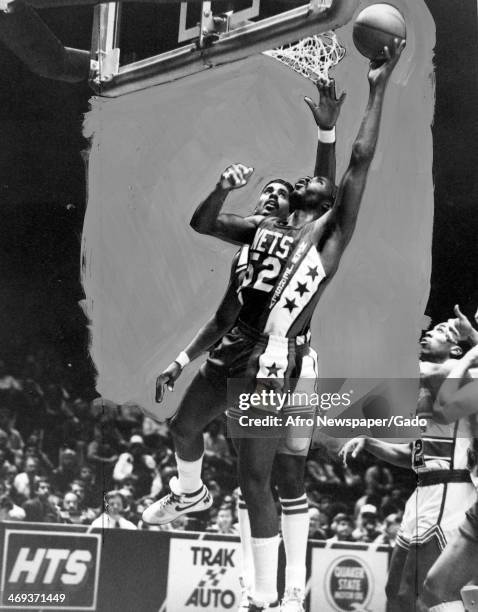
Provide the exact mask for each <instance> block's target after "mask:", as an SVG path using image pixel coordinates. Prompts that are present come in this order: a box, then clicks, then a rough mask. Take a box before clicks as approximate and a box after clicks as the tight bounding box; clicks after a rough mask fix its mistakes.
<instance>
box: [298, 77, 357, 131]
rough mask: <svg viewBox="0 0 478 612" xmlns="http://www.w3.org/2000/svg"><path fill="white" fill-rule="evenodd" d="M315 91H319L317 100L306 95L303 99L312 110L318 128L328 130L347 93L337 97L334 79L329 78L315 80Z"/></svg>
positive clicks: (335, 119) (338, 112) (333, 123)
mask: <svg viewBox="0 0 478 612" xmlns="http://www.w3.org/2000/svg"><path fill="white" fill-rule="evenodd" d="M317 91H318V92H319V101H318V102H314V101H313V100H312V99H311V98H309V97H308V96H306V97H305V98H304V100H305V103H306V104H307V106H308V107H309V108H310V110H311V111H312V114H313V116H314V119H315V123H316V124H317V125H318V126H319V128H321V129H323V130H330V129H332V128H333V127H334V126H335V124H336V123H337V119H338V117H339V115H340V110H341V108H342V104H343V103H344V100H345V97H346V95H347V94H346V93H345V92H344V93H343V94H342V95H341V96H340V98H338V99H337V94H336V92H335V81H334V80H333V79H330V81H328V82H327V81H325V80H323V79H319V80H318V81H317Z"/></svg>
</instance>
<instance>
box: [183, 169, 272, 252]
mask: <svg viewBox="0 0 478 612" xmlns="http://www.w3.org/2000/svg"><path fill="white" fill-rule="evenodd" d="M253 171H254V169H253V168H248V167H247V166H245V165H244V164H232V165H231V166H228V167H227V168H226V169H225V170H224V172H223V173H222V174H221V177H220V179H219V182H218V183H217V185H216V187H215V189H214V191H212V192H211V193H210V194H209V195H208V197H207V198H206V199H205V200H204V201H203V202H201V204H199V206H198V207H197V208H196V210H195V211H194V214H193V216H192V218H191V221H190V225H191V227H192V228H193V230H195V231H196V232H199V233H200V234H208V235H210V236H216V238H220V239H222V240H225V241H226V242H232V243H234V244H250V243H251V242H252V240H253V238H254V234H255V232H256V228H257V226H258V225H259V223H260V222H261V221H262V218H263V217H261V216H251V217H241V216H240V215H232V214H228V213H223V212H221V210H222V207H223V205H224V202H225V200H226V198H227V196H228V194H229V192H230V191H232V190H233V189H240V188H241V187H244V185H246V184H247V182H248V180H249V178H250V176H251V175H252V173H253Z"/></svg>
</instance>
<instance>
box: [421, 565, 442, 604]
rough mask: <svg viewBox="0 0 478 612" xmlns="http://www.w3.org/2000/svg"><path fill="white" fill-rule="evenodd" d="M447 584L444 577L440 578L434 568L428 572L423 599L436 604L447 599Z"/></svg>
mask: <svg viewBox="0 0 478 612" xmlns="http://www.w3.org/2000/svg"><path fill="white" fill-rule="evenodd" d="M446 595H447V594H446V585H445V584H444V582H443V578H441V579H440V578H439V576H438V575H437V574H436V572H434V571H433V568H432V569H431V570H430V571H429V572H428V574H427V576H426V578H425V581H424V583H423V590H422V599H423V601H424V602H426V603H427V604H428V605H435V604H438V603H441V602H442V601H446Z"/></svg>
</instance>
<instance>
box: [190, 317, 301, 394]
mask: <svg viewBox="0 0 478 612" xmlns="http://www.w3.org/2000/svg"><path fill="white" fill-rule="evenodd" d="M308 350H309V345H308V342H307V338H305V337H304V336H300V337H298V338H284V337H282V336H266V335H264V334H260V333H258V332H257V331H256V330H254V329H252V328H251V327H249V326H247V325H245V324H244V323H238V325H236V326H235V327H234V328H233V329H232V330H231V331H230V332H229V333H228V334H226V335H225V336H224V338H223V339H222V341H221V343H220V344H219V346H217V347H216V348H215V349H214V350H213V351H211V353H210V354H209V357H208V359H207V361H206V363H204V364H203V365H202V367H201V370H200V372H201V374H202V375H203V376H205V377H206V378H207V379H208V381H210V382H211V383H212V384H213V385H216V386H218V387H223V388H227V387H228V383H229V385H230V394H229V397H231V398H232V397H233V396H234V395H235V390H236V388H237V393H253V392H254V391H255V390H256V389H257V385H258V384H259V383H260V384H262V385H263V386H265V387H266V388H271V389H278V390H281V391H287V390H290V388H291V386H290V385H291V383H290V380H291V379H294V378H298V377H299V376H300V372H301V368H302V359H303V357H304V355H305V354H307V352H308ZM232 379H233V380H232Z"/></svg>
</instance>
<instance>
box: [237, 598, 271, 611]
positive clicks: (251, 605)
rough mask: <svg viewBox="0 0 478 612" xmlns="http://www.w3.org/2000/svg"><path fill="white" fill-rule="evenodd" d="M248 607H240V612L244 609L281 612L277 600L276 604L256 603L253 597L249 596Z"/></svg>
mask: <svg viewBox="0 0 478 612" xmlns="http://www.w3.org/2000/svg"><path fill="white" fill-rule="evenodd" d="M245 603H247V607H245V608H242V607H240V608H239V611H238V612H242V611H243V610H244V612H266V610H270V611H271V612H273V611H274V610H275V611H276V612H280V611H279V608H278V605H277V602H276V603H275V604H268V603H254V602H253V601H252V599H251V597H250V596H249V597H248V598H247V602H245ZM242 605H243V604H242V601H241V606H242Z"/></svg>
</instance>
